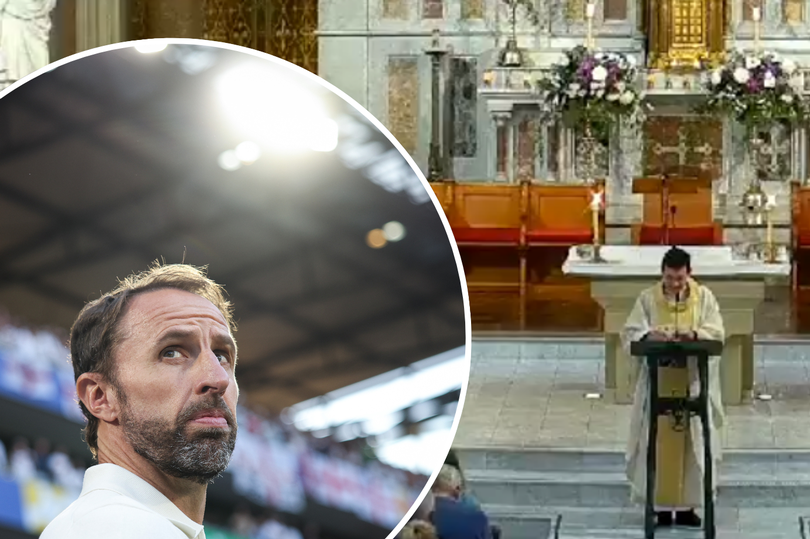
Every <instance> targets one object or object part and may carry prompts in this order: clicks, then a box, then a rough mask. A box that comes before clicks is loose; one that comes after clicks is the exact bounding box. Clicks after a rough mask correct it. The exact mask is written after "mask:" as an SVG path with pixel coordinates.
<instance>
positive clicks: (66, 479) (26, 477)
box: [0, 436, 85, 496]
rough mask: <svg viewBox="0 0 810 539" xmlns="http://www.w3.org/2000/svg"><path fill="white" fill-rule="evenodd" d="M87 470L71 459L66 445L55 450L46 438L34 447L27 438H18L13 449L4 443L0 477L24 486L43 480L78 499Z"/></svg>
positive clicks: (0, 453)
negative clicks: (73, 494)
mask: <svg viewBox="0 0 810 539" xmlns="http://www.w3.org/2000/svg"><path fill="white" fill-rule="evenodd" d="M84 471H85V467H84V465H83V464H82V463H81V461H80V460H79V459H76V458H71V457H70V456H68V452H67V449H65V447H64V446H55V447H53V448H52V446H51V442H50V441H49V440H47V439H45V438H39V439H38V440H37V441H36V442H35V443H34V445H33V447H32V446H31V444H30V443H29V441H28V440H27V439H25V438H23V437H21V436H20V437H17V438H15V439H14V441H13V442H12V443H11V447H10V450H7V449H6V445H5V444H4V443H3V442H2V441H0V474H2V475H3V476H4V477H7V478H11V479H14V480H15V481H17V482H18V483H20V484H25V483H26V482H28V481H30V480H32V479H40V480H42V481H48V482H50V483H53V484H55V485H58V486H60V487H62V488H64V489H65V490H67V491H69V492H72V493H75V494H76V496H78V494H79V493H80V492H81V490H82V481H83V480H84Z"/></svg>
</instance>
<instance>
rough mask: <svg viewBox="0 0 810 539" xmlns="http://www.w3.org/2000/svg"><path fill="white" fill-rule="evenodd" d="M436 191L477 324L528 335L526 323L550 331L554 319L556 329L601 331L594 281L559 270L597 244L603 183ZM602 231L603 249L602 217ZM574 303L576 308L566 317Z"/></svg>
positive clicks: (447, 185)
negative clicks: (595, 196) (595, 205)
mask: <svg viewBox="0 0 810 539" xmlns="http://www.w3.org/2000/svg"><path fill="white" fill-rule="evenodd" d="M431 186H432V188H433V191H434V192H435V194H436V197H437V198H438V200H439V203H440V204H441V206H442V209H443V210H444V212H445V215H446V216H447V220H448V221H449V223H450V227H451V228H452V230H453V234H454V236H455V240H456V243H457V244H458V246H459V250H460V253H461V258H462V263H463V265H464V270H465V274H466V277H467V289H468V292H469V295H470V309H471V312H472V318H473V323H474V324H477V325H478V327H482V326H483V328H486V329H521V330H522V329H525V328H526V326H527V321H528V322H530V323H529V326H532V327H534V326H537V327H544V326H546V327H547V326H548V323H549V321H550V319H551V321H552V322H554V323H557V324H558V326H559V327H558V329H572V328H576V329H582V326H583V325H585V326H589V327H591V328H592V329H597V328H598V326H599V319H600V318H599V310H598V306H596V304H595V303H594V302H593V300H592V299H591V297H590V289H589V286H590V285H589V281H587V280H583V279H577V278H571V277H567V276H564V275H562V272H561V268H562V264H563V262H564V261H565V257H566V256H567V253H568V250H569V248H570V247H571V246H572V245H578V244H583V243H591V242H592V241H593V213H592V211H591V209H590V203H591V194H592V192H593V190H594V189H598V190H600V191H602V192H603V193H604V183H603V182H599V183H597V184H596V185H595V186H593V187H589V186H585V185H548V184H542V183H534V182H529V181H522V182H520V183H513V184H506V183H492V182H487V183H485V182H469V183H460V182H455V181H443V182H436V183H432V184H431ZM603 196H604V195H603ZM597 231H598V235H599V238H600V242H603V243H604V237H605V222H604V211H600V212H599V214H598V215H597ZM571 303H573V304H575V305H576V308H574V309H568V310H567V311H566V309H565V305H567V304H571ZM583 306H584V308H583ZM546 311H548V312H546ZM566 316H569V317H570V318H571V320H568V321H566V320H565V317H566ZM532 320H534V321H535V322H534V323H531V321H532Z"/></svg>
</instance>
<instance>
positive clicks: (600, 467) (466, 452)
mask: <svg viewBox="0 0 810 539" xmlns="http://www.w3.org/2000/svg"><path fill="white" fill-rule="evenodd" d="M455 451H456V453H457V454H458V456H459V459H460V460H461V464H462V468H463V469H464V470H489V471H494V470H502V471H528V472H542V471H548V472H572V473H601V472H615V473H620V472H623V471H624V469H625V463H624V453H623V452H621V451H594V450H584V449H546V448H537V449H521V448H502V449H501V448H486V449H476V448H456V449H455ZM720 473H721V476H722V475H727V474H732V475H734V474H737V473H756V474H757V475H765V474H777V475H781V474H789V473H807V474H810V450H802V449H795V450H794V449H787V450H773V449H762V450H758V449H751V450H733V451H724V452H723V461H722V463H721V466H720Z"/></svg>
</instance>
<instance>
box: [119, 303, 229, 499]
mask: <svg viewBox="0 0 810 539" xmlns="http://www.w3.org/2000/svg"><path fill="white" fill-rule="evenodd" d="M128 307H129V308H128V310H127V312H126V314H125V315H124V317H123V319H122V320H121V322H120V326H119V334H120V336H121V339H120V343H119V344H118V346H117V347H116V350H115V352H114V361H115V365H116V367H115V368H116V376H115V378H116V381H117V385H118V386H119V388H120V393H121V394H122V395H120V396H119V399H118V401H119V403H120V405H121V414H120V425H121V428H122V429H123V432H124V435H125V437H126V440H127V442H129V444H130V445H131V446H132V448H133V449H134V450H135V452H136V453H138V454H139V455H141V456H142V457H143V458H145V459H147V460H148V461H150V462H151V463H152V464H154V465H155V466H156V467H157V468H158V469H160V470H161V471H163V472H164V473H166V474H168V475H171V476H173V477H179V478H182V479H189V480H192V481H195V482H197V483H199V484H206V483H208V482H209V481H211V480H212V479H214V478H215V477H216V476H217V475H219V474H220V473H221V472H222V471H224V470H225V468H226V467H227V466H228V462H229V461H230V457H231V453H233V448H234V444H235V442H236V430H237V425H236V417H235V412H236V401H237V397H238V395H239V390H238V388H237V385H236V379H235V377H234V366H235V363H236V347H235V346H236V345H235V343H234V341H233V338H232V337H231V335H230V332H229V330H228V325H227V323H226V321H225V318H224V317H223V316H222V313H221V312H219V310H218V309H217V308H216V307H215V306H214V305H213V304H212V303H211V302H209V301H208V300H206V299H204V298H202V297H200V296H197V295H196V294H192V293H189V292H184V291H182V290H176V289H165V290H156V291H153V292H146V293H143V294H140V295H138V296H135V297H134V298H133V299H132V300H131V301H130V304H129V306H128Z"/></svg>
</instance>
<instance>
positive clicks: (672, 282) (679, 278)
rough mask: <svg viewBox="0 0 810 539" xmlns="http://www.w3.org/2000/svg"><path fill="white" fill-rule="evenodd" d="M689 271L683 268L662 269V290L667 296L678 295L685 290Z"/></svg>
mask: <svg viewBox="0 0 810 539" xmlns="http://www.w3.org/2000/svg"><path fill="white" fill-rule="evenodd" d="M688 279H689V270H687V269H686V267H683V268H664V275H663V281H664V289H665V290H666V291H667V293H669V294H680V293H682V292H684V291H685V290H686V283H687V280H688Z"/></svg>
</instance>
